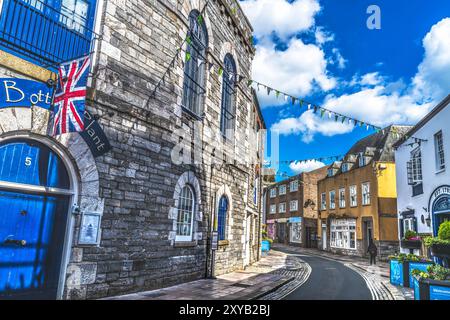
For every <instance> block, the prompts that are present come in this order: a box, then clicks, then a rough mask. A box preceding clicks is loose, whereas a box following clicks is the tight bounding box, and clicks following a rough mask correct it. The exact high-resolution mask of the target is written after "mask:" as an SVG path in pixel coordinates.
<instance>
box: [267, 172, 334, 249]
mask: <svg viewBox="0 0 450 320" xmlns="http://www.w3.org/2000/svg"><path fill="white" fill-rule="evenodd" d="M327 169H328V167H326V166H325V167H322V168H319V169H316V170H313V171H311V172H303V173H301V174H299V175H296V176H294V177H291V178H289V179H287V180H283V181H280V182H278V183H276V184H273V185H271V186H270V187H268V190H267V193H266V224H267V229H268V235H269V237H271V238H272V239H274V240H275V241H277V242H280V243H286V244H291V245H299V246H302V247H307V248H316V247H317V203H318V197H317V181H319V180H320V179H323V178H324V177H325V176H326V175H327Z"/></svg>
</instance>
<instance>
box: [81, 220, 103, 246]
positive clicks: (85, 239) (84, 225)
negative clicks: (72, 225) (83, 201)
mask: <svg viewBox="0 0 450 320" xmlns="http://www.w3.org/2000/svg"><path fill="white" fill-rule="evenodd" d="M100 221H101V214H100V213H95V212H92V213H91V212H85V213H83V216H82V217H81V227H80V236H79V238H78V244H79V245H97V244H99V243H100Z"/></svg>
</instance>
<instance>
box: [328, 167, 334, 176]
mask: <svg viewBox="0 0 450 320" xmlns="http://www.w3.org/2000/svg"><path fill="white" fill-rule="evenodd" d="M328 176H329V177H332V176H334V169H328Z"/></svg>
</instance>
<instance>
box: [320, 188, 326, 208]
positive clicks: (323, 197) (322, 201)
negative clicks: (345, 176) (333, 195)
mask: <svg viewBox="0 0 450 320" xmlns="http://www.w3.org/2000/svg"><path fill="white" fill-rule="evenodd" d="M326 209H327V195H326V193H325V192H324V193H322V194H321V195H320V210H326Z"/></svg>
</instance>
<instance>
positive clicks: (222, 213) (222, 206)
mask: <svg viewBox="0 0 450 320" xmlns="http://www.w3.org/2000/svg"><path fill="white" fill-rule="evenodd" d="M227 214H228V199H227V197H225V196H222V198H220V201H219V213H218V217H217V232H218V233H219V240H225V239H226V225H227Z"/></svg>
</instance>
